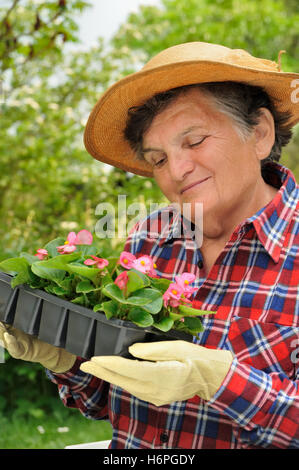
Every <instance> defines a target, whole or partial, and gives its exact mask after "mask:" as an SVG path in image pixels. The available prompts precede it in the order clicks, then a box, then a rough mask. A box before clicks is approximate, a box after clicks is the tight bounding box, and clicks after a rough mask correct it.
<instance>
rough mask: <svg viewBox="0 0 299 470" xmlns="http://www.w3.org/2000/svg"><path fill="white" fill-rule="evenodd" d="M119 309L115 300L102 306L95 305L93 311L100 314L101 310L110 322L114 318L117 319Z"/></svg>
mask: <svg viewBox="0 0 299 470" xmlns="http://www.w3.org/2000/svg"><path fill="white" fill-rule="evenodd" d="M118 309H119V308H118V305H117V303H116V302H114V300H108V301H107V302H103V303H102V304H98V305H95V306H94V308H93V311H94V312H98V311H99V310H100V311H102V312H104V313H105V315H106V318H107V319H108V320H109V319H110V318H112V317H117V313H118Z"/></svg>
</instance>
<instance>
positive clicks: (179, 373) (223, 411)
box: [7, 43, 299, 449]
mask: <svg viewBox="0 0 299 470" xmlns="http://www.w3.org/2000/svg"><path fill="white" fill-rule="evenodd" d="M296 77H298V75H295V74H290V73H283V72H281V71H280V70H279V67H278V66H277V64H276V63H274V62H270V61H268V60H263V59H259V58H255V57H253V56H251V55H250V54H248V53H247V52H245V51H242V50H231V49H228V48H226V47H223V46H218V45H215V44H206V43H187V44H182V45H178V46H174V47H171V48H169V49H167V50H165V51H162V52H161V53H160V54H158V55H157V56H156V57H154V58H153V59H152V60H151V61H150V62H149V63H148V64H147V65H146V66H145V67H144V68H143V69H142V70H141V71H140V72H138V73H135V74H133V75H130V76H128V77H126V78H124V79H122V80H121V81H119V82H118V83H116V84H115V85H114V86H112V87H111V88H110V89H109V90H108V91H107V92H106V93H105V94H104V95H103V96H102V98H101V99H100V100H99V102H98V103H97V104H96V106H95V108H94V110H93V111H92V113H91V116H90V118H89V121H88V123H87V127H86V131H85V144H86V147H87V150H88V151H89V152H90V153H91V154H92V156H93V157H95V158H97V159H98V160H100V161H103V162H106V163H109V164H112V165H115V166H117V167H119V168H122V169H124V170H127V171H131V172H134V173H136V174H140V175H144V176H152V177H154V179H155V180H156V182H157V184H158V186H159V187H160V189H161V191H162V192H163V194H164V195H165V196H166V197H167V199H168V200H169V201H170V203H171V204H170V206H168V207H166V208H164V209H161V210H159V211H156V212H154V213H152V214H150V215H149V217H148V218H147V219H146V220H143V221H140V222H139V223H138V224H137V226H136V227H135V228H134V230H133V231H132V232H131V233H130V235H129V238H128V240H127V243H126V246H125V250H126V251H130V252H132V253H133V254H134V255H136V256H138V255H144V254H146V255H150V256H151V257H152V258H154V261H155V263H156V265H157V272H158V275H159V276H162V277H166V278H168V279H174V277H175V275H177V274H178V273H182V272H189V273H192V274H194V275H195V276H196V279H197V280H196V281H195V283H194V287H196V288H197V290H196V293H195V295H194V299H193V306H195V307H196V308H201V309H205V310H211V311H216V314H215V315H209V316H207V317H206V318H205V319H204V332H203V333H202V334H201V336H200V338H199V339H196V340H194V342H193V343H188V342H184V341H167V342H165V341H162V342H158V343H149V344H135V345H133V346H131V347H130V353H131V354H132V355H133V356H135V357H136V358H137V359H138V360H137V359H136V360H134V359H125V358H119V357H95V358H92V359H91V360H90V361H83V360H82V359H80V358H75V357H73V356H65V354H66V353H60V356H59V360H58V359H57V360H58V362H57V364H58V366H57V365H56V364H55V366H52V368H51V366H50V365H49V364H47V361H46V362H45V360H43V361H40V362H42V363H43V364H44V365H45V367H48V368H49V369H51V370H52V372H50V371H49V372H48V375H49V377H50V378H51V379H52V380H53V381H54V382H55V383H57V384H58V386H59V390H60V395H61V398H62V400H63V402H64V403H65V405H66V406H70V407H77V408H79V409H80V411H81V412H82V413H83V414H84V415H85V416H88V417H90V418H94V419H103V418H107V416H109V419H110V421H111V423H112V426H113V429H114V433H113V439H112V443H111V447H112V448H161V449H162V448H176V449H180V448H185V449H186V448H193V449H199V448H202V449H207V448H226V449H228V448H231V449H236V448H250V449H255V448H266V447H267V448H268V447H270V448H299V424H298V423H299V395H298V382H296V371H297V373H298V355H297V354H298V346H299V336H298V334H299V292H298V284H299V282H298V281H299V255H298V246H299V212H298V209H299V204H298V195H299V189H298V186H297V184H296V181H295V179H294V176H293V175H292V173H291V172H290V171H289V170H288V169H287V168H285V167H283V166H281V165H280V164H278V163H277V162H278V160H279V158H280V153H281V148H282V147H283V146H284V145H286V144H287V142H288V141H289V140H290V137H291V127H292V126H293V125H295V124H296V122H297V121H298V116H299V110H298V103H297V101H298V100H296V94H295V93H294V91H296V90H294V84H295V85H296V83H298V82H297V81H295V78H296ZM198 206H199V207H200V208H201V210H200V211H197V208H198ZM185 207H188V208H189V211H188V213H187V216H186V213H185V212H184V208H185ZM165 220H167V221H168V223H167V224H165V223H164V222H165ZM163 221H164V222H163ZM187 221H189V222H190V224H189V228H188V227H187V226H188V224H186V222H187ZM190 228H191V230H190ZM7 339H8V335H7ZM10 341H11V344H12V343H14V344H15V345H16V344H17V338H14V339H12V338H11V337H10ZM42 347H43V346H42V345H41V346H40V348H41V350H42ZM56 354H57V353H56ZM54 356H55V354H54ZM55 357H57V358H58V356H55ZM140 359H143V360H142V361H140ZM35 360H38V359H35ZM59 361H62V362H59ZM63 361H64V362H63ZM70 367H71V368H70ZM68 369H69V370H68ZM61 372H64V373H61ZM297 380H298V376H297Z"/></svg>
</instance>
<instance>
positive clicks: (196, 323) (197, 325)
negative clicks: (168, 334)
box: [184, 317, 204, 334]
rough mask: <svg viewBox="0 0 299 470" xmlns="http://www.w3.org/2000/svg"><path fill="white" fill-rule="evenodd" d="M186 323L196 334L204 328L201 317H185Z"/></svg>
mask: <svg viewBox="0 0 299 470" xmlns="http://www.w3.org/2000/svg"><path fill="white" fill-rule="evenodd" d="M184 325H185V326H186V327H187V328H188V329H189V330H190V332H192V333H194V334H196V333H198V332H200V331H203V330H204V328H203V326H202V323H201V321H200V319H199V318H195V317H184Z"/></svg>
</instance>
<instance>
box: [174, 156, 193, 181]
mask: <svg viewBox="0 0 299 470" xmlns="http://www.w3.org/2000/svg"><path fill="white" fill-rule="evenodd" d="M168 162H169V163H168V164H169V173H170V176H171V178H172V179H173V180H174V181H183V180H184V179H185V177H186V176H187V175H188V174H189V173H191V172H192V171H193V170H194V161H193V159H192V157H191V156H190V155H189V153H188V152H187V151H184V150H180V151H178V152H172V154H171V155H169V156H168Z"/></svg>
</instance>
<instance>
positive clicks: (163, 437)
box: [160, 432, 168, 442]
mask: <svg viewBox="0 0 299 470" xmlns="http://www.w3.org/2000/svg"><path fill="white" fill-rule="evenodd" d="M160 441H161V442H167V441H168V434H167V433H166V432H162V433H161V434H160Z"/></svg>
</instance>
